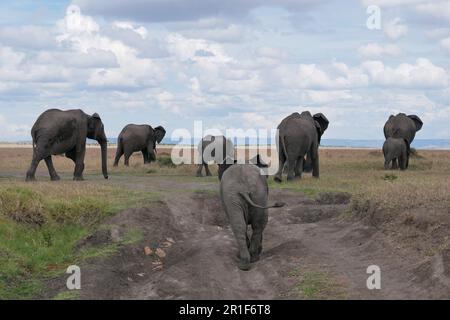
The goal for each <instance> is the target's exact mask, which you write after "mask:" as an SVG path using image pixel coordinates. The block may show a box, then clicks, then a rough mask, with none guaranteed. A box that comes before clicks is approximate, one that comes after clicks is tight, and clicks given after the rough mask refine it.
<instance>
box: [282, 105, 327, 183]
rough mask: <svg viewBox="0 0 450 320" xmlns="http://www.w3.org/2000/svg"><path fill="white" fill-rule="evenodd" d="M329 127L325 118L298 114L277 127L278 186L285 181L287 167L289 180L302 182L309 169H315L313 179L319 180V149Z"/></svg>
mask: <svg viewBox="0 0 450 320" xmlns="http://www.w3.org/2000/svg"><path fill="white" fill-rule="evenodd" d="M328 124H329V121H328V119H327V118H326V117H325V115H323V114H322V113H317V114H315V115H314V116H312V115H311V113H310V112H309V111H304V112H302V113H301V114H299V113H298V112H294V113H293V114H291V115H290V116H288V117H286V118H285V119H283V120H282V121H281V123H280V124H279V125H278V127H277V129H278V144H277V151H278V159H279V168H278V171H277V173H276V174H275V177H274V180H275V181H276V182H281V181H282V174H283V169H284V167H285V166H286V167H287V168H286V169H287V173H288V174H287V179H288V180H293V179H295V178H301V175H302V172H303V170H304V169H306V168H307V167H312V174H313V176H314V177H316V178H319V145H320V140H321V138H322V135H323V133H324V132H325V130H327V128H328ZM305 156H306V160H305Z"/></svg>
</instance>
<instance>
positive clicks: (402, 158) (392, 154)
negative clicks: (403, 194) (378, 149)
mask: <svg viewBox="0 0 450 320" xmlns="http://www.w3.org/2000/svg"><path fill="white" fill-rule="evenodd" d="M383 154H384V169H385V170H388V169H389V163H390V162H391V161H392V164H393V166H392V169H397V167H394V160H396V159H398V165H399V166H400V170H405V169H406V164H407V162H408V158H409V148H408V140H406V139H401V138H387V139H386V141H385V142H384V144H383Z"/></svg>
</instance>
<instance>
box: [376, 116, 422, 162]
mask: <svg viewBox="0 0 450 320" xmlns="http://www.w3.org/2000/svg"><path fill="white" fill-rule="evenodd" d="M422 126H423V122H422V120H420V118H419V117H418V116H416V115H409V116H407V115H406V114H404V113H399V114H397V115H396V116H394V115H391V116H390V117H389V119H388V120H387V121H386V124H385V125H384V128H383V131H384V137H385V138H386V139H388V138H400V139H404V140H405V141H406V148H407V151H408V154H409V152H410V146H411V143H412V142H413V140H414V137H415V136H416V132H417V131H419V130H420V129H422ZM405 165H406V168H408V165H409V157H408V158H407V159H406V164H405ZM392 168H393V169H396V168H397V159H394V160H393V161H392Z"/></svg>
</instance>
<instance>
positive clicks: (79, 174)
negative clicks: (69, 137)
mask: <svg viewBox="0 0 450 320" xmlns="http://www.w3.org/2000/svg"><path fill="white" fill-rule="evenodd" d="M85 154H86V146H85V145H82V146H78V147H77V149H76V156H75V171H74V174H73V180H75V181H83V180H84V178H83V171H84V157H85Z"/></svg>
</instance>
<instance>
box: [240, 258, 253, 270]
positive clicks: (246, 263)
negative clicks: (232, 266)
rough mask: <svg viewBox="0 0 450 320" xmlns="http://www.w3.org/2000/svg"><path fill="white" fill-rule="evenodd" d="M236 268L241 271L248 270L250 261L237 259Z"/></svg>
mask: <svg viewBox="0 0 450 320" xmlns="http://www.w3.org/2000/svg"><path fill="white" fill-rule="evenodd" d="M238 268H239V269H241V270H242V271H249V270H250V261H242V260H241V261H239V263H238Z"/></svg>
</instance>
